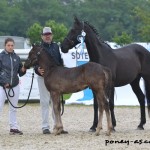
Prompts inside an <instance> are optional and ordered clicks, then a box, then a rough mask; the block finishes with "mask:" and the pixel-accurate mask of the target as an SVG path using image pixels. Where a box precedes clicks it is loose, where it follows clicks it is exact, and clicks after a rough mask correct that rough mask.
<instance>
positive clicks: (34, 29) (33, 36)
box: [26, 23, 42, 44]
mask: <svg viewBox="0 0 150 150" xmlns="http://www.w3.org/2000/svg"><path fill="white" fill-rule="evenodd" d="M41 31H42V26H41V25H40V24H39V23H34V24H33V25H32V26H30V27H29V28H28V29H27V33H26V34H27V37H28V38H29V40H30V44H34V43H38V42H40V41H41V36H40V35H41Z"/></svg>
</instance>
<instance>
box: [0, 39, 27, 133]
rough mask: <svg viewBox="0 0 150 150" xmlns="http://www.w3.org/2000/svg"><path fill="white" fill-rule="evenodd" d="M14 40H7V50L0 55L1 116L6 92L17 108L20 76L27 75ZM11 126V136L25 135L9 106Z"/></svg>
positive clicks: (14, 112) (12, 108)
mask: <svg viewBox="0 0 150 150" xmlns="http://www.w3.org/2000/svg"><path fill="white" fill-rule="evenodd" d="M14 44H15V42H14V40H13V39H12V38H7V39H6V40H5V43H4V46H5V49H4V50H3V51H2V52H1V53H0V115H1V112H2V109H3V106H4V103H5V100H6V94H5V90H6V92H7V95H8V98H9V100H10V101H11V103H12V104H13V105H14V106H17V104H18V99H19V77H18V74H19V76H23V75H24V74H25V73H26V69H25V68H24V67H23V65H22V63H21V60H20V57H19V56H18V55H17V54H16V53H15V52H14ZM9 125H10V134H19V135H21V134H23V132H22V131H20V130H19V129H18V128H19V127H18V124H17V119H16V109H15V108H14V107H12V106H11V105H10V104H9Z"/></svg>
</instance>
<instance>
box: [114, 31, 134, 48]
mask: <svg viewBox="0 0 150 150" xmlns="http://www.w3.org/2000/svg"><path fill="white" fill-rule="evenodd" d="M112 40H113V42H115V43H117V45H120V46H124V45H126V44H130V43H132V41H133V40H132V35H128V34H127V33H126V32H122V34H121V35H120V36H119V35H117V34H116V35H115V36H114V37H113V39H112Z"/></svg>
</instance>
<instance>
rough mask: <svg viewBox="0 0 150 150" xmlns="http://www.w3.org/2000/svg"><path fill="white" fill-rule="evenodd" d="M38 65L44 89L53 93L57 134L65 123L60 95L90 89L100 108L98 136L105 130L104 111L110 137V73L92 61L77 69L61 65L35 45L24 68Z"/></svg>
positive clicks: (55, 132) (55, 130) (55, 131)
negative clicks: (103, 127)
mask: <svg viewBox="0 0 150 150" xmlns="http://www.w3.org/2000/svg"><path fill="white" fill-rule="evenodd" d="M36 64H38V65H39V66H40V67H41V68H43V69H44V75H43V78H44V82H45V86H46V88H47V89H48V91H49V92H50V94H51V98H52V101H53V109H54V114H55V120H56V125H55V128H54V134H55V135H57V134H60V133H61V132H62V130H63V124H62V120H61V115H60V111H61V109H60V95H62V94H66V93H74V92H77V91H80V90H83V89H85V88H87V87H90V88H91V89H92V90H93V91H94V93H95V96H96V98H97V103H98V107H99V114H100V115H99V120H98V126H97V130H96V135H99V132H100V129H101V128H102V116H103V111H104V110H105V112H106V117H107V127H108V130H107V135H110V132H111V129H112V123H111V117H110V110H109V103H108V101H107V98H108V97H109V95H108V94H109V89H110V86H111V85H110V84H111V78H112V77H111V71H110V70H109V69H108V68H106V67H103V66H101V65H100V64H97V63H94V62H89V63H87V64H84V65H81V66H79V67H74V68H66V67H63V66H58V65H57V63H56V62H55V60H54V59H53V57H52V56H50V54H48V52H47V51H46V50H44V49H43V48H42V47H40V46H34V45H33V48H32V49H31V51H30V53H29V56H28V59H27V60H26V61H25V64H24V66H25V67H26V68H29V67H31V66H34V65H36Z"/></svg>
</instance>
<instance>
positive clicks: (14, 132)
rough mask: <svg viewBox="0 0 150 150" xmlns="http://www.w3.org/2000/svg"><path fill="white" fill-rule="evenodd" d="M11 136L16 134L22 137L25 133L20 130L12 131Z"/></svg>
mask: <svg viewBox="0 0 150 150" xmlns="http://www.w3.org/2000/svg"><path fill="white" fill-rule="evenodd" d="M9 134H10V135H15V134H18V135H22V134H23V132H22V131H19V130H18V129H10V132H9Z"/></svg>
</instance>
